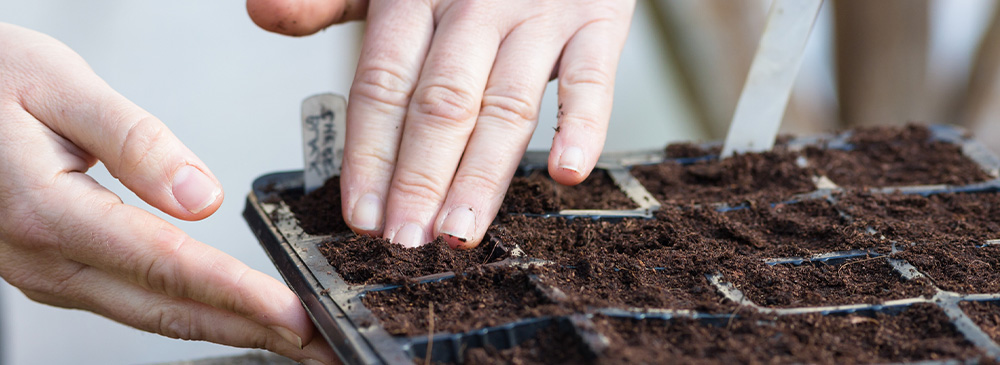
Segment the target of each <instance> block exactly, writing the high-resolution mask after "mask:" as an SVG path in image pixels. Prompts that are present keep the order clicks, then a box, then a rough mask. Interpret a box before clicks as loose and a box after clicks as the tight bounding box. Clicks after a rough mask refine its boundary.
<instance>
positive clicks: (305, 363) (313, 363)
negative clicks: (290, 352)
mask: <svg viewBox="0 0 1000 365" xmlns="http://www.w3.org/2000/svg"><path fill="white" fill-rule="evenodd" d="M302 365H325V364H323V362H321V361H318V360H313V359H305V360H302Z"/></svg>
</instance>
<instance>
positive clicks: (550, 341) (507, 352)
mask: <svg viewBox="0 0 1000 365" xmlns="http://www.w3.org/2000/svg"><path fill="white" fill-rule="evenodd" d="M586 351H587V349H586V347H585V345H584V344H583V343H581V342H580V339H579V337H578V336H577V335H576V334H574V333H573V332H572V331H568V330H565V329H561V328H559V327H558V326H555V325H553V326H549V327H547V328H545V329H542V330H539V331H538V333H537V334H536V335H535V337H534V338H532V339H529V340H527V341H524V342H522V343H521V344H519V345H517V346H515V347H512V348H508V349H496V348H493V347H489V346H487V347H477V348H469V349H467V350H465V354H464V357H465V359H464V360H465V361H464V362H463V363H464V364H466V365H470V364H523V365H534V364H538V365H547V364H584V363H587V362H588V361H590V360H591V359H589V358H588V357H587V356H585V354H586ZM420 360H421V359H417V362H420Z"/></svg>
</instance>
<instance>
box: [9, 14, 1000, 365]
mask: <svg viewBox="0 0 1000 365" xmlns="http://www.w3.org/2000/svg"><path fill="white" fill-rule="evenodd" d="M769 4H770V1H769V0H743V1H728V0H711V1H707V0H638V7H637V9H636V15H635V18H634V21H633V24H632V29H631V33H630V36H629V41H628V43H627V45H626V48H625V51H624V54H623V55H622V61H621V65H620V67H619V73H618V78H617V90H616V92H615V109H614V112H613V115H612V122H611V123H612V124H611V131H610V133H609V137H608V141H607V144H606V146H605V150H607V151H615V150H634V149H644V148H659V147H662V146H664V145H665V144H667V143H669V142H673V141H680V140H713V139H720V138H722V137H723V135H724V133H725V131H726V130H727V128H728V124H729V119H730V118H731V115H732V112H733V109H734V108H735V105H736V98H737V97H738V96H739V93H740V90H741V88H742V84H743V80H744V78H745V77H746V72H747V70H748V69H749V63H750V60H751V58H752V56H753V52H754V50H755V49H756V43H757V39H758V37H759V34H760V32H761V29H762V26H763V24H764V19H765V16H766V13H767V8H768V6H769ZM997 14H998V7H997V6H996V3H995V1H993V0H880V1H865V0H834V1H827V2H826V4H824V8H823V9H822V10H821V13H820V15H819V19H818V23H817V25H816V29H815V30H814V32H813V34H812V36H811V38H810V41H809V44H808V46H807V54H806V58H805V63H804V65H803V67H802V69H801V71H800V73H799V77H798V79H797V81H796V88H795V91H794V93H793V96H792V100H791V102H790V104H789V109H788V112H787V113H786V116H785V121H784V122H783V125H782V131H785V132H794V133H816V132H821V131H829V130H833V129H839V128H845V127H850V126H854V125H871V124H899V123H905V122H907V121H916V122H926V123H950V124H958V125H962V126H965V127H966V128H969V129H971V130H974V131H975V132H976V133H978V138H980V139H981V140H983V141H986V142H988V143H990V144H991V146H993V147H994V149H995V150H996V149H997V148H996V147H997V146H1000V124H997V123H988V122H987V121H988V120H991V119H997V116H998V114H1000V103H997V102H995V101H998V100H1000V90H998V89H997V88H998V86H1000V84H998V81H1000V79H998V70H1000V24H998V21H997ZM0 21H2V22H8V23H13V24H17V25H20V26H24V27H27V28H31V29H35V30H38V31H41V32H44V33H47V34H49V35H52V36H54V37H55V38H57V39H59V40H61V41H63V42H65V43H66V44H68V45H69V46H70V47H71V48H73V49H74V50H76V51H77V52H78V53H80V54H81V55H82V56H83V57H84V58H85V59H87V60H88V62H89V63H90V65H91V66H92V67H93V68H94V70H95V71H96V72H97V73H98V75H100V76H102V77H103V78H104V79H105V80H107V81H108V83H110V84H111V86H112V87H114V88H116V89H117V90H118V91H119V92H121V93H122V94H123V95H125V96H126V97H128V98H130V99H131V100H132V101H134V102H135V103H137V104H138V105H140V106H142V107H144V108H146V109H147V110H149V111H150V112H152V113H153V114H155V115H157V116H158V117H159V118H161V119H162V120H163V121H164V122H165V123H166V124H167V125H168V126H169V127H170V128H171V129H172V130H173V132H174V133H175V134H176V135H177V136H178V137H179V138H180V139H181V140H182V141H184V142H185V143H186V144H187V146H188V147H190V148H191V149H192V150H193V151H194V152H195V153H197V154H198V155H199V156H200V157H201V158H202V159H203V160H204V161H205V163H207V164H208V166H209V167H210V168H212V170H213V172H214V173H215V174H216V176H217V177H218V178H219V180H220V181H222V184H223V187H224V188H225V190H226V193H227V199H226V202H225V203H224V204H223V205H222V208H221V209H220V210H219V211H218V212H217V213H216V214H215V215H213V216H212V217H210V218H208V219H206V220H204V221H200V222H181V221H178V220H176V219H173V218H170V217H167V216H165V215H164V214H159V215H160V216H161V217H164V218H165V219H167V220H169V221H170V222H172V223H174V224H176V225H178V226H180V227H181V228H182V229H184V230H185V231H187V232H188V233H189V234H190V235H191V236H193V237H194V238H195V239H198V240H200V241H202V242H206V243H208V244H211V245H213V246H215V247H217V248H219V249H221V250H222V251H225V252H227V253H229V254H230V255H233V256H235V257H236V258H238V259H240V260H242V261H243V262H245V263H247V264H248V265H250V266H251V267H253V268H255V269H257V270H260V271H263V272H265V273H268V274H270V275H273V276H275V277H278V274H277V272H276V271H275V270H274V267H273V265H272V264H271V263H270V261H269V260H268V259H267V257H266V256H265V255H264V253H263V251H262V250H261V249H260V248H259V246H258V244H257V241H256V239H255V238H254V236H253V235H252V234H251V233H250V230H249V229H248V228H247V226H246V224H245V223H244V222H243V219H242V218H241V215H240V214H241V212H242V209H243V204H244V203H243V199H244V197H245V194H246V193H247V192H248V191H249V188H250V183H251V181H253V179H254V178H255V177H256V176H259V175H261V174H264V173H267V172H272V171H279V170H290V169H301V167H302V160H301V147H302V144H301V141H300V134H299V133H300V131H299V128H298V123H299V121H298V118H299V116H298V113H299V103H300V102H301V100H302V99H303V98H305V97H307V96H309V95H311V94H315V93H320V92H327V91H332V92H336V93H342V94H346V93H347V91H348V90H349V87H350V81H351V79H352V77H353V71H354V67H355V64H356V61H357V50H358V48H359V45H360V43H359V39H360V37H361V35H362V32H363V24H361V23H354V24H350V25H346V26H336V27H332V28H330V29H327V30H326V31H323V32H321V33H319V34H317V35H314V36H311V37H305V38H287V37H282V36H278V35H274V34H269V33H266V32H264V31H262V30H260V29H258V28H256V26H255V25H254V24H253V23H252V22H251V21H250V19H249V18H248V17H247V15H246V11H245V8H244V3H243V2H242V1H240V0H229V1H197V0H175V1H171V2H145V1H143V2H139V1H128V0H89V1H74V0H32V1H4V2H0ZM0 57H3V50H0ZM0 77H2V75H0ZM549 86H550V87H549V88H548V90H547V91H546V96H545V100H544V102H543V105H542V111H541V117H540V120H539V126H538V128H537V130H536V133H535V135H534V136H533V139H532V142H531V145H530V147H531V148H532V149H541V150H545V149H547V148H548V144H549V143H550V141H551V139H552V135H553V133H554V132H553V129H552V127H554V126H555V115H556V100H555V91H556V90H555V89H554V87H553V86H554V85H553V84H550V85H549ZM90 174H91V175H92V176H94V177H95V178H96V179H97V180H98V181H99V182H101V183H102V184H104V185H105V186H107V187H108V188H110V189H111V190H112V191H114V192H116V193H118V194H119V195H120V196H121V197H122V199H123V200H124V201H125V202H126V203H128V204H133V205H136V206H140V207H144V208H146V209H148V210H151V211H152V209H151V208H149V207H148V206H146V205H145V203H143V202H142V201H141V200H139V199H138V198H136V197H135V195H134V194H132V193H131V192H129V191H128V190H126V189H124V188H123V187H122V186H121V185H120V184H119V183H118V182H117V181H115V179H114V178H113V177H111V176H110V175H109V174H108V173H107V171H106V170H105V169H104V167H103V166H101V165H98V166H96V167H95V168H94V169H93V170H92V171H91V173H90ZM4 219H8V218H7V217H4ZM109 224H113V222H109ZM243 352H245V350H242V349H234V348H230V347H225V346H219V345H214V344H209V343H203V342H188V341H179V340H172V339H168V338H164V337H161V336H158V335H154V334H148V333H143V332H140V331H137V330H134V329H131V328H129V327H125V326H122V325H119V324H117V323H114V322H112V321H109V320H107V319H104V318H101V317H98V316H96V315H93V314H90V313H87V312H82V311H74V310H65V309H57V308H52V307H48V306H44V305H41V304H37V303H34V302H31V301H30V300H28V299H26V298H25V297H24V295H23V294H21V293H20V292H19V291H18V290H17V289H15V288H12V287H10V286H9V285H7V284H6V283H3V282H0V361H2V362H3V363H6V364H54V363H59V364H61V363H73V364H136V363H159V362H169V361H178V360H190V359H199V358H205V357H211V356H226V355H233V354H240V353H243Z"/></svg>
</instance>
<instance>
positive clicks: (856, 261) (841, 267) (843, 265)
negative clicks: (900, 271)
mask: <svg viewBox="0 0 1000 365" xmlns="http://www.w3.org/2000/svg"><path fill="white" fill-rule="evenodd" d="M881 258H884V257H882V256H875V257H869V258H866V259H861V260H855V261H848V262H845V263H843V264H842V265H840V267H839V268H837V275H840V271H841V270H843V269H844V268H845V267H847V265H850V264H860V263H863V262H868V261H871V260H877V259H881Z"/></svg>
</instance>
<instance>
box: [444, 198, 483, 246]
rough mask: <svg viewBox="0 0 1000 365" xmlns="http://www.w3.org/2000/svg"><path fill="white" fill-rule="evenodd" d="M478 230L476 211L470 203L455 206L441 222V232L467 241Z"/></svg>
mask: <svg viewBox="0 0 1000 365" xmlns="http://www.w3.org/2000/svg"><path fill="white" fill-rule="evenodd" d="M475 230H476V212H475V211H473V210H472V207H470V206H468V205H459V206H457V207H455V208H453V209H452V210H451V211H450V212H448V215H447V216H445V217H444V222H442V223H441V233H443V234H446V235H449V236H452V237H455V238H457V239H458V240H459V241H462V242H466V241H468V240H470V239H472V234H473V233H474V232H475Z"/></svg>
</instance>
